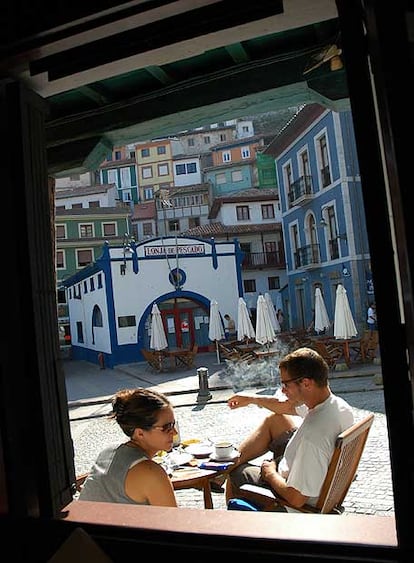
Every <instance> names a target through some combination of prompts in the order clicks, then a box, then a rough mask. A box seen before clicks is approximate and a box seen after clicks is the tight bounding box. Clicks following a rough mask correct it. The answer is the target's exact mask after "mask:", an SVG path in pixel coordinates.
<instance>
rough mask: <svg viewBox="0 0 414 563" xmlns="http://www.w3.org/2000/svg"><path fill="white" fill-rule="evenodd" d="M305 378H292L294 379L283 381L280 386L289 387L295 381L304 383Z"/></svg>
mask: <svg viewBox="0 0 414 563" xmlns="http://www.w3.org/2000/svg"><path fill="white" fill-rule="evenodd" d="M302 379H303V377H292V379H285V381H281V382H280V384H281V386H282V387H289V383H293V382H294V381H297V382H299V381H302Z"/></svg>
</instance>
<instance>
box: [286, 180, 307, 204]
mask: <svg viewBox="0 0 414 563" xmlns="http://www.w3.org/2000/svg"><path fill="white" fill-rule="evenodd" d="M312 197H313V189H312V176H301V177H300V178H299V179H298V180H296V181H295V182H293V184H291V186H290V188H289V192H288V198H289V206H290V207H293V206H294V205H303V204H304V203H306V202H307V201H309V200H310V199H312Z"/></svg>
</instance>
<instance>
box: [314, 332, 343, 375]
mask: <svg viewBox="0 0 414 563" xmlns="http://www.w3.org/2000/svg"><path fill="white" fill-rule="evenodd" d="M309 346H310V347H311V348H313V349H314V350H316V351H317V352H318V353H319V354H320V355H321V356H322V358H323V359H324V360H325V361H326V363H327V364H328V366H329V367H330V368H331V369H333V368H334V367H335V366H336V364H337V363H338V360H339V358H340V357H341V356H342V350H341V349H340V348H339V346H335V344H332V343H329V344H327V343H326V342H323V341H321V340H316V339H312V340H311V342H310V343H309Z"/></svg>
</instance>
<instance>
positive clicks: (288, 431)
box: [226, 348, 354, 512]
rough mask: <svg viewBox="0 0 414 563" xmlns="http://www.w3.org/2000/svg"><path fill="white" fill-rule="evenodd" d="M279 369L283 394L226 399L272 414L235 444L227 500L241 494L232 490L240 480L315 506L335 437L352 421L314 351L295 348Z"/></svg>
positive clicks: (297, 505) (296, 504)
mask: <svg viewBox="0 0 414 563" xmlns="http://www.w3.org/2000/svg"><path fill="white" fill-rule="evenodd" d="M279 370H280V382H281V384H282V391H283V394H284V395H285V396H286V399H285V398H284V397H283V398H282V399H278V398H276V397H275V396H263V395H261V396H257V395H254V396H249V395H233V396H232V397H230V398H229V399H228V406H229V407H230V408H231V409H236V408H239V407H244V406H246V405H257V406H259V407H265V408H267V409H268V410H270V411H272V413H273V414H271V415H269V416H268V417H266V418H265V420H264V421H263V422H262V423H261V425H260V426H259V427H258V428H257V429H256V430H254V431H253V432H252V434H251V435H250V436H248V437H247V438H246V439H245V440H243V442H242V443H241V444H240V447H239V448H238V449H239V451H240V457H239V460H238V462H237V464H236V465H235V466H234V469H233V470H232V472H231V473H230V475H229V478H228V480H227V482H226V500H227V502H228V501H229V500H230V499H231V498H234V497H241V496H242V495H241V493H240V492H239V491H238V488H239V487H240V486H241V485H242V484H244V483H253V484H261V485H266V486H268V487H270V488H271V489H272V490H273V491H274V492H275V493H276V495H277V496H280V497H282V498H284V499H286V500H287V501H288V502H289V503H290V504H292V506H294V507H295V508H300V507H301V506H303V505H304V504H306V503H308V504H311V505H313V506H315V504H316V501H317V499H318V496H319V493H320V489H321V487H322V483H323V481H324V479H325V476H326V473H327V470H328V465H329V462H330V459H331V456H332V453H333V450H334V447H335V440H336V437H337V436H338V434H340V433H341V432H343V431H344V430H345V429H347V428H349V427H350V426H352V424H353V423H354V416H353V412H352V408H351V407H350V405H349V404H348V403H347V402H346V401H344V400H343V399H341V398H340V397H337V396H336V395H334V394H333V393H332V392H331V390H330V387H329V384H328V374H329V368H328V365H327V363H326V362H325V360H324V359H323V358H322V356H320V355H319V354H318V352H316V351H315V350H312V349H311V348H298V349H297V350H295V351H294V352H291V353H290V354H288V355H287V356H285V357H284V358H283V359H282V360H281V362H280V364H279ZM269 450H270V451H271V452H273V460H271V461H264V462H263V463H262V465H261V467H259V466H257V465H254V464H251V463H248V462H249V461H251V460H253V459H255V458H257V457H259V456H261V455H263V454H265V453H266V452H268V451H269ZM287 510H288V511H292V512H294V510H292V509H290V508H288V509H287Z"/></svg>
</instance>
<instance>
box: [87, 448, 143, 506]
mask: <svg viewBox="0 0 414 563" xmlns="http://www.w3.org/2000/svg"><path fill="white" fill-rule="evenodd" d="M146 459H149V458H148V456H147V455H146V454H145V453H144V451H143V450H141V449H140V448H131V447H129V446H127V445H126V444H120V445H118V444H117V445H112V446H108V447H107V448H105V449H104V450H102V451H101V452H100V454H99V455H98V457H97V459H96V461H95V463H94V464H93V466H92V469H91V471H90V473H89V475H88V477H87V479H86V481H85V483H84V484H83V488H82V490H81V492H80V493H79V497H78V499H79V500H93V501H97V502H121V503H126V504H149V503H148V502H142V503H140V502H136V501H135V500H133V499H131V498H130V497H129V496H128V495H127V494H126V493H125V480H126V476H127V473H128V470H129V469H130V467H131V465H133V464H135V463H140V462H141V461H144V460H146Z"/></svg>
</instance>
